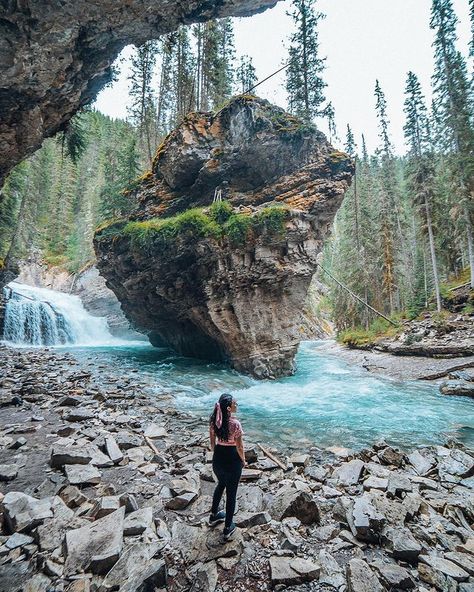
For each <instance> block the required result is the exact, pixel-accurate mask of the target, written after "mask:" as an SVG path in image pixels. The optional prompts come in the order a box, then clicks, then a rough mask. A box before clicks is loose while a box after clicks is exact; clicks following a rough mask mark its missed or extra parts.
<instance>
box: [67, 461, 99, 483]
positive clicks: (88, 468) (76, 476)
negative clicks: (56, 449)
mask: <svg viewBox="0 0 474 592" xmlns="http://www.w3.org/2000/svg"><path fill="white" fill-rule="evenodd" d="M64 473H65V474H66V478H67V480H68V481H69V483H70V484H71V485H86V484H89V485H97V483H100V479H101V473H100V471H99V470H98V469H97V468H96V467H94V466H93V465H64Z"/></svg>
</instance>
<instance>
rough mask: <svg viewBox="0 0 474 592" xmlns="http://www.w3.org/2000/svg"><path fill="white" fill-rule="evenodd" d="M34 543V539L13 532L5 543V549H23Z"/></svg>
mask: <svg viewBox="0 0 474 592" xmlns="http://www.w3.org/2000/svg"><path fill="white" fill-rule="evenodd" d="M33 542H34V539H33V538H32V537H30V536H27V535H26V534H22V533H21V532H15V534H12V535H11V536H10V537H8V539H7V540H6V542H5V546H6V547H7V549H10V550H11V549H16V548H17V547H24V546H25V545H30V544H31V543H33Z"/></svg>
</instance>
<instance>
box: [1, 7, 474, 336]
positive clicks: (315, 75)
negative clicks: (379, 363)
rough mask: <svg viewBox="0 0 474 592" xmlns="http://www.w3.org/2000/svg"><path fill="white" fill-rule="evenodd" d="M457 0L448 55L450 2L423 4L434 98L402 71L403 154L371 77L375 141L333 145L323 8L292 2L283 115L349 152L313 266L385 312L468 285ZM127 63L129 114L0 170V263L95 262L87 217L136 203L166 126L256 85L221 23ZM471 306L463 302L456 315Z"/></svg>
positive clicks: (465, 121) (473, 173)
mask: <svg viewBox="0 0 474 592" xmlns="http://www.w3.org/2000/svg"><path fill="white" fill-rule="evenodd" d="M467 1H469V6H470V16H471V31H472V39H471V44H470V56H464V55H463V54H462V53H461V52H460V51H459V50H458V47H457V45H458V39H457V33H456V30H457V17H456V14H455V12H454V10H453V6H452V2H451V0H433V2H432V11H431V21H430V26H431V29H432V30H433V40H434V41H433V52H434V64H435V67H434V73H433V76H432V91H433V92H432V94H433V100H432V102H431V104H427V102H426V100H425V97H424V96H423V92H422V88H421V85H420V82H419V80H418V77H417V74H416V73H415V72H411V71H408V72H407V78H406V87H405V108H404V111H405V115H406V121H405V125H404V134H405V138H406V146H407V150H406V154H405V155H403V156H400V155H397V154H395V151H394V148H393V145H392V142H391V124H390V121H389V120H388V117H387V102H388V101H390V97H387V96H385V94H384V91H383V88H382V87H381V85H380V83H379V82H378V81H375V80H374V109H375V114H376V117H377V119H378V123H379V145H378V148H377V149H376V151H375V152H374V153H373V154H369V153H368V152H367V148H366V146H365V141H364V136H363V135H362V136H361V137H358V138H356V137H354V134H353V132H352V129H351V125H350V122H349V124H348V125H347V128H346V129H345V130H342V131H341V130H339V134H340V136H342V139H339V140H338V132H337V130H336V129H335V124H334V121H335V114H334V108H333V106H332V104H331V103H330V102H329V101H328V100H327V99H326V91H327V85H326V83H325V81H324V70H325V61H324V59H323V58H322V57H321V55H322V52H321V48H320V43H319V38H318V26H319V22H320V20H321V19H322V18H324V15H322V14H321V13H320V12H318V10H317V0H293V3H292V9H291V12H290V16H291V19H292V21H293V25H294V27H293V32H292V34H291V37H290V43H289V48H288V61H287V67H286V69H285V73H286V91H287V95H288V110H289V111H290V112H291V113H293V114H295V115H297V116H299V117H301V118H302V119H303V120H305V121H306V122H310V123H315V122H316V123H317V122H318V121H320V120H321V118H326V119H327V121H328V123H329V129H330V135H331V139H332V141H333V143H334V144H336V145H337V144H338V143H339V144H340V146H338V147H340V148H342V149H344V150H345V151H346V152H347V153H348V154H350V155H351V156H352V157H353V158H354V159H355V161H356V176H355V179H354V183H353V185H352V187H351V189H350V191H349V192H348V193H347V195H346V197H345V200H344V203H343V205H342V207H341V209H340V210H339V212H338V214H337V217H336V220H335V224H334V229H333V233H332V236H331V238H330V240H329V241H328V242H327V244H326V246H325V249H324V253H323V261H322V264H323V267H324V268H325V269H327V270H328V271H330V273H331V274H333V275H334V276H335V277H336V278H338V279H339V281H341V282H343V283H344V284H345V285H346V286H347V287H348V288H350V290H352V291H353V292H355V293H356V294H358V295H359V296H360V297H361V298H362V300H364V301H365V302H367V303H368V304H370V305H371V306H373V307H374V308H376V309H378V310H380V311H382V312H384V313H385V314H387V315H392V316H394V317H395V318H396V317H397V316H401V315H404V316H409V317H411V318H414V317H416V316H417V315H418V314H419V313H420V312H421V311H422V310H424V309H427V308H429V309H433V310H434V311H436V310H437V311H438V312H440V311H441V309H442V306H443V297H444V291H445V290H446V285H447V284H446V282H447V281H449V280H452V279H453V278H458V280H457V281H459V283H462V282H463V281H464V282H469V281H470V282H471V287H472V288H474V273H473V272H474V237H473V221H474V205H473V204H474V68H473V63H474V60H473V59H474V0H466V2H467ZM268 18H269V19H271V14H270V13H269V16H268ZM131 66H132V67H131V73H130V80H129V82H130V91H129V107H128V112H129V116H128V119H127V121H123V120H113V119H111V118H110V117H107V116H105V115H103V114H101V113H99V112H97V111H94V110H92V109H89V110H87V109H85V110H84V111H83V112H81V113H79V114H78V115H76V116H75V117H74V118H73V120H72V121H71V122H70V124H69V125H68V127H67V129H65V131H64V132H62V133H61V134H59V135H58V136H57V137H56V138H54V139H48V140H46V141H45V142H44V144H43V147H42V148H41V149H40V150H38V151H37V152H36V153H35V154H34V155H33V156H32V157H30V158H28V159H27V160H25V161H24V162H22V163H21V164H20V165H18V166H17V167H16V168H15V169H14V170H13V172H12V173H11V174H10V176H9V178H8V180H7V183H6V185H5V187H4V188H3V190H2V199H1V201H0V263H3V262H8V261H10V260H18V259H21V258H24V257H26V256H27V255H28V254H29V253H30V252H32V251H33V250H34V251H38V252H40V253H41V254H42V257H43V259H44V261H45V262H46V263H48V264H50V265H60V266H62V267H65V268H67V269H68V270H69V271H70V272H72V273H77V272H78V271H79V270H80V269H81V268H82V267H83V266H84V265H86V264H87V263H89V262H90V261H91V260H92V259H93V257H94V255H93V250H92V236H93V234H94V230H95V228H96V227H97V225H99V224H100V223H101V222H103V221H104V220H108V219H111V218H116V217H120V216H123V215H125V214H127V213H128V212H130V211H131V209H133V207H134V205H135V204H134V203H131V201H130V198H129V197H128V194H127V189H130V188H131V187H133V185H134V184H135V183H137V181H138V179H139V177H140V175H141V174H143V173H144V172H146V171H147V170H148V169H149V168H150V166H151V161H152V159H153V155H154V153H155V151H156V148H157V146H158V145H159V144H160V143H161V141H162V140H163V138H164V137H165V136H166V134H167V133H168V132H169V131H170V130H171V129H173V128H174V127H176V125H177V124H179V122H180V121H181V120H182V118H183V117H184V116H185V115H186V114H187V113H188V112H189V111H193V110H203V111H208V110H216V109H218V108H219V107H220V106H222V105H223V104H224V103H225V101H226V100H228V99H229V98H230V97H231V96H232V95H235V94H240V93H245V92H248V91H251V90H252V87H253V86H254V85H255V84H256V82H257V76H256V72H255V68H254V66H253V64H252V60H251V58H250V57H248V56H244V57H241V58H240V59H237V58H236V52H235V48H234V33H233V25H232V20H231V19H221V20H216V21H214V22H209V23H205V24H199V25H192V26H187V27H184V26H183V27H181V28H180V29H179V30H178V31H176V32H175V33H172V34H170V35H167V36H165V37H164V38H161V39H160V40H158V41H150V42H147V43H145V44H144V45H142V46H140V47H138V48H135V50H134V53H133V58H132V65H131ZM361 67H363V66H361ZM255 92H256V93H257V94H258V89H256V91H255ZM320 280H321V281H323V282H324V283H326V284H327V285H328V288H329V290H328V293H327V295H326V297H325V299H324V306H327V308H328V309H329V310H330V311H331V315H332V318H333V319H334V321H335V323H336V327H337V329H338V330H339V331H343V330H347V329H350V328H353V327H363V328H365V329H368V328H369V327H370V326H371V324H373V322H374V317H373V315H372V313H370V311H369V310H368V309H367V307H365V306H364V305H363V304H361V303H360V302H358V301H357V300H355V299H353V298H352V297H351V296H350V294H349V293H348V292H347V291H344V290H341V289H340V288H339V287H338V286H337V285H336V284H335V283H333V282H332V281H331V280H330V279H329V278H328V276H326V275H325V274H321V275H320ZM471 309H472V305H469V304H468V305H467V306H466V312H474V310H471Z"/></svg>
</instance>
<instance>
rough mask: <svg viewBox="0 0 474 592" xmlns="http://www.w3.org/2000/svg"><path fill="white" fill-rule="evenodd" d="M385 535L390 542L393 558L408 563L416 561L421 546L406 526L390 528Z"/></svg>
mask: <svg viewBox="0 0 474 592" xmlns="http://www.w3.org/2000/svg"><path fill="white" fill-rule="evenodd" d="M385 537H386V538H387V539H388V540H389V542H390V547H391V551H392V555H393V557H394V559H397V560H398V561H406V562H408V563H416V562H417V561H418V556H419V555H420V553H421V551H422V547H421V545H420V543H419V542H418V541H417V540H416V539H415V538H414V536H413V535H412V533H411V532H410V530H409V529H408V528H391V529H389V530H388V531H387V533H385Z"/></svg>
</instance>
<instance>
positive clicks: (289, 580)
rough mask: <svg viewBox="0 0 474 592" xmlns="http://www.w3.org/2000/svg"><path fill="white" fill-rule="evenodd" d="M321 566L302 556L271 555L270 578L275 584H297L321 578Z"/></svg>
mask: <svg viewBox="0 0 474 592" xmlns="http://www.w3.org/2000/svg"><path fill="white" fill-rule="evenodd" d="M320 572H321V566H320V565H319V564H318V563H315V562H314V561H311V560H310V559H302V558H300V557H295V558H292V557H279V556H273V557H270V578H271V581H272V585H273V586H278V585H279V584H284V585H286V586H297V585H298V584H303V583H305V582H311V581H313V580H316V579H317V578H319V574H320Z"/></svg>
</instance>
